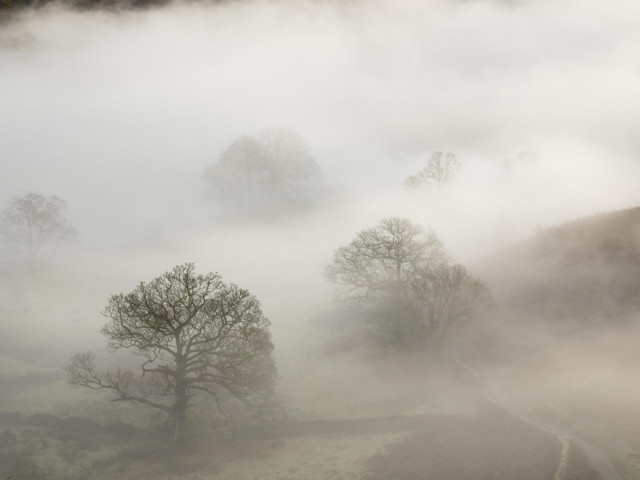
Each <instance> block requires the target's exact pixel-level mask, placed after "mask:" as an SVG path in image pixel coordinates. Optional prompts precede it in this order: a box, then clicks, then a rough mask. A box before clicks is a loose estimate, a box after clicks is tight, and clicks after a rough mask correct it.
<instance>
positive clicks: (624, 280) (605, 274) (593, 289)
mask: <svg viewBox="0 0 640 480" xmlns="http://www.w3.org/2000/svg"><path fill="white" fill-rule="evenodd" d="M477 272H478V274H479V275H480V276H481V277H482V278H484V279H485V280H486V281H487V282H488V283H489V284H490V285H491V287H492V288H493V290H494V293H495V295H496V298H497V299H498V301H499V302H500V303H501V304H502V305H503V306H505V307H506V308H507V309H508V310H509V311H511V312H513V313H520V314H523V315H526V316H527V318H535V319H546V320H549V321H551V322H555V321H557V320H563V319H564V320H573V321H576V322H578V323H580V324H585V323H607V324H611V323H619V322H627V321H629V320H631V319H633V318H637V317H638V316H639V312H640V207H635V208H630V209H627V210H620V211H615V212H610V213H605V214H599V215H594V216H591V217H587V218H584V219H580V220H576V221H573V222H568V223H565V224H563V225H560V226H557V227H554V228H550V229H548V230H545V231H542V232H540V233H538V234H536V235H535V236H533V237H531V238H529V239H527V240H525V241H523V242H521V243H519V244H516V245H514V246H512V247H510V248H507V249H505V250H503V251H501V252H499V253H498V254H496V255H494V256H492V257H490V258H488V259H486V260H484V261H483V262H482V263H481V265H479V266H478V268H477ZM570 323H571V322H561V324H564V325H568V324H570Z"/></svg>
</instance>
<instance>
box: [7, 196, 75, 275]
mask: <svg viewBox="0 0 640 480" xmlns="http://www.w3.org/2000/svg"><path fill="white" fill-rule="evenodd" d="M64 208H66V203H65V201H64V200H62V199H61V198H59V197H56V196H55V195H51V196H50V197H48V198H46V197H44V196H43V195H40V194H38V193H27V194H26V195H23V196H17V195H14V196H13V197H11V201H10V203H9V206H8V207H7V208H6V209H4V210H3V211H2V213H1V214H0V235H1V236H2V238H3V240H4V244H5V248H7V249H8V250H10V251H14V252H18V253H20V254H23V255H25V256H26V258H27V260H28V261H29V266H30V267H31V268H32V269H33V268H34V266H35V263H36V261H37V260H38V258H39V256H40V255H41V254H42V253H44V252H51V251H53V250H56V249H58V248H61V247H63V246H65V245H68V244H70V243H71V242H73V241H75V240H76V239H77V236H78V234H77V232H76V229H75V228H74V227H73V225H71V224H70V223H69V221H68V220H67V219H66V218H64V217H63V216H62V214H61V210H63V209H64Z"/></svg>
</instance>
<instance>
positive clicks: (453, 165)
mask: <svg viewBox="0 0 640 480" xmlns="http://www.w3.org/2000/svg"><path fill="white" fill-rule="evenodd" d="M459 168H460V162H458V159H457V158H456V155H455V153H452V152H433V153H432V154H431V156H430V157H429V160H428V162H427V166H426V167H424V168H423V169H422V170H420V171H419V172H418V173H416V174H415V175H411V176H410V177H409V178H407V179H406V180H405V181H404V183H403V185H404V187H405V188H407V189H409V190H413V191H423V192H424V191H428V190H430V189H432V188H434V187H435V188H443V187H445V186H447V185H450V184H451V183H452V182H453V179H454V178H455V175H456V172H457V171H458V169H459Z"/></svg>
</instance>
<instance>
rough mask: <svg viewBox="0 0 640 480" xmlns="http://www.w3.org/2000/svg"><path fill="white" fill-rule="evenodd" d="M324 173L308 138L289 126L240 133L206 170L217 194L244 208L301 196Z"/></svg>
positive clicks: (230, 203)
mask: <svg viewBox="0 0 640 480" xmlns="http://www.w3.org/2000/svg"><path fill="white" fill-rule="evenodd" d="M321 176H322V174H321V171H320V167H319V166H318V164H317V162H316V160H315V159H314V158H313V156H312V155H311V153H310V149H309V146H308V145H307V143H306V142H305V140H304V139H303V138H302V137H301V136H300V135H299V134H298V133H296V132H295V131H293V130H290V129H285V128H273V129H269V130H265V131H264V132H262V133H261V134H259V135H258V136H257V137H252V136H248V135H243V136H242V137H239V138H238V139H236V140H234V141H233V142H232V143H231V145H229V147H228V148H227V149H226V150H225V151H224V152H223V153H222V154H221V155H220V157H219V158H218V161H217V162H216V163H215V164H213V165H211V166H210V167H208V168H207V169H206V170H205V179H206V180H207V181H208V182H209V184H210V190H211V193H212V194H213V197H214V198H215V199H216V200H217V201H219V202H220V203H222V204H224V205H227V206H233V207H236V208H239V209H241V210H242V209H244V210H246V209H251V208H256V207H263V206H264V205H265V204H273V203H274V202H275V203H278V202H280V203H281V202H285V203H286V202H292V201H298V200H301V199H303V198H304V197H305V190H306V189H308V188H310V186H311V185H312V184H313V183H314V182H316V181H318V180H319V179H320V178H321Z"/></svg>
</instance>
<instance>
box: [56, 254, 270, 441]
mask: <svg viewBox="0 0 640 480" xmlns="http://www.w3.org/2000/svg"><path fill="white" fill-rule="evenodd" d="M104 315H105V316H106V317H108V318H109V319H110V321H109V323H107V325H105V327H104V328H103V329H102V333H103V334H104V335H106V336H107V338H108V339H109V347H110V348H111V349H113V350H118V349H122V348H125V349H133V351H134V352H135V353H137V354H138V355H140V356H141V357H142V358H143V359H144V361H142V363H141V374H140V375H136V374H135V373H134V372H133V371H131V370H126V369H122V368H118V369H116V370H111V371H106V370H99V369H98V368H97V366H96V362H95V357H94V355H93V354H91V353H90V352H85V353H81V354H78V355H75V356H74V357H73V359H72V361H71V363H70V365H69V366H68V367H67V379H68V382H69V383H70V384H71V385H78V386H83V387H88V388H91V389H95V390H99V389H107V390H110V391H112V392H114V393H115V394H116V396H117V397H116V399H117V400H122V401H132V402H137V403H140V404H144V405H147V406H149V407H153V408H156V409H159V410H162V411H164V412H166V413H167V414H168V415H169V418H170V420H171V421H172V432H173V438H174V440H180V439H181V438H182V437H183V433H184V428H185V418H186V412H187V410H188V408H189V407H190V406H191V404H192V402H191V400H192V398H193V397H194V396H195V395H196V394H198V393H200V394H206V395H209V396H211V397H213V399H214V400H215V402H216V404H217V405H218V408H219V409H220V411H221V412H222V413H223V414H224V411H223V405H222V403H223V402H222V400H223V399H224V397H225V396H226V397H229V396H230V397H234V398H236V399H238V400H240V401H242V402H243V403H245V404H252V405H255V404H259V403H261V402H264V401H265V400H266V399H267V398H269V396H270V395H271V393H272V389H273V386H274V382H275V376H276V370H275V364H274V362H273V359H272V357H271V352H272V350H273V344H272V343H271V336H270V333H269V325H270V322H269V320H268V319H267V318H266V317H265V316H264V315H263V313H262V311H261V308H260V303H259V301H258V300H257V299H256V297H254V296H253V295H252V294H251V293H249V291H247V290H244V289H241V288H239V287H238V286H236V285H234V284H225V283H224V282H223V281H222V280H221V277H220V275H219V274H217V273H208V274H206V275H198V274H196V273H195V267H194V265H193V264H192V263H186V264H184V265H178V266H176V267H174V268H173V269H172V270H170V271H168V272H166V273H164V274H163V275H161V276H159V277H157V278H155V279H154V280H152V281H151V282H149V283H144V282H141V283H140V284H139V285H138V286H137V287H136V288H135V289H134V290H133V291H132V292H130V293H128V294H122V293H121V294H118V295H113V296H112V297H111V298H110V299H109V302H108V304H107V307H106V308H105V310H104Z"/></svg>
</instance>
